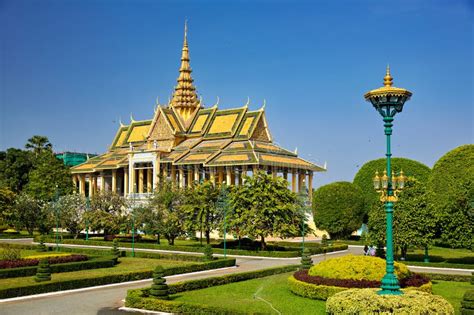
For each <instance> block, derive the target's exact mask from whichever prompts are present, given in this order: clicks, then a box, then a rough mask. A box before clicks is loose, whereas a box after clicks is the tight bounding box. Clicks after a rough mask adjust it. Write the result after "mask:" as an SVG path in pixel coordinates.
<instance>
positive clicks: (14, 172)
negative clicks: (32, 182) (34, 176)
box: [0, 148, 33, 193]
mask: <svg viewBox="0 0 474 315" xmlns="http://www.w3.org/2000/svg"><path fill="white" fill-rule="evenodd" d="M32 160H33V159H32V157H31V152H28V151H23V150H20V149H15V148H10V149H8V150H7V151H6V152H3V154H1V155H0V185H1V186H4V187H7V188H8V189H9V190H11V191H13V192H15V193H19V192H21V191H22V190H23V187H25V186H26V184H28V174H29V172H30V171H31V169H32V168H33V162H32Z"/></svg>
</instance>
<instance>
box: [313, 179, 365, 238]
mask: <svg viewBox="0 0 474 315" xmlns="http://www.w3.org/2000/svg"><path fill="white" fill-rule="evenodd" d="M363 206H364V200H363V196H362V190H361V189H360V188H359V187H358V186H356V185H354V184H352V183H349V182H335V183H332V184H329V185H325V186H322V187H320V188H318V189H317V190H316V191H315V193H314V195H313V216H314V223H315V224H316V227H318V228H319V229H322V230H325V231H327V232H328V233H329V235H330V237H331V238H332V239H343V238H347V237H348V236H349V235H351V233H352V232H353V231H355V230H357V229H358V228H359V227H360V226H361V224H362V219H363V216H364V212H363Z"/></svg>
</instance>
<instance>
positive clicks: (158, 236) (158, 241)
mask: <svg viewBox="0 0 474 315" xmlns="http://www.w3.org/2000/svg"><path fill="white" fill-rule="evenodd" d="M156 244H160V233H158V234H156Z"/></svg>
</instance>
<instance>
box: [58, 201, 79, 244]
mask: <svg viewBox="0 0 474 315" xmlns="http://www.w3.org/2000/svg"><path fill="white" fill-rule="evenodd" d="M56 206H57V207H58V209H59V211H60V216H59V218H60V221H61V227H62V228H66V229H67V230H68V231H69V232H70V233H71V234H74V237H75V238H76V237H77V236H78V234H79V233H80V231H81V230H82V229H84V228H85V225H84V222H83V217H84V214H85V212H86V198H85V197H83V196H81V195H80V194H71V195H65V196H61V197H60V198H59V199H58V201H57V204H56Z"/></svg>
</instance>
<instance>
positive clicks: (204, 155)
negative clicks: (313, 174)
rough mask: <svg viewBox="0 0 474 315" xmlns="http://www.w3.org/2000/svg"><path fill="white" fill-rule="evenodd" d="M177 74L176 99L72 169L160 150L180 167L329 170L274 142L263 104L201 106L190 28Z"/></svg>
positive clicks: (117, 163) (119, 163) (108, 165)
mask: <svg viewBox="0 0 474 315" xmlns="http://www.w3.org/2000/svg"><path fill="white" fill-rule="evenodd" d="M179 72H180V74H179V77H178V80H177V81H178V84H177V86H176V88H175V91H174V93H173V98H172V99H171V101H170V102H169V103H168V104H167V105H166V106H160V105H158V106H157V107H156V109H155V114H154V117H153V119H152V120H143V121H134V120H133V119H132V122H131V123H130V125H122V124H121V125H120V127H119V129H118V130H117V133H116V135H115V138H114V140H113V141H112V145H111V146H110V148H109V151H108V152H107V153H105V154H103V155H100V156H97V157H94V158H91V159H89V160H88V161H86V162H85V163H83V164H81V165H78V166H76V167H73V168H72V169H71V170H72V172H73V173H89V172H95V171H99V170H104V169H116V168H120V167H123V166H126V165H128V155H129V154H130V153H135V152H160V156H161V158H160V161H161V162H162V163H172V164H174V165H181V166H184V165H195V164H199V165H203V166H205V167H216V166H231V165H234V166H235V165H268V166H277V167H285V168H297V169H304V170H309V171H325V169H324V168H323V167H320V166H318V165H315V164H313V163H311V162H308V161H305V160H303V159H301V158H299V157H298V156H297V154H296V153H293V152H291V151H288V150H286V149H283V148H281V147H279V146H277V145H275V144H274V143H273V141H272V137H271V134H270V131H269V129H268V125H267V120H266V118H265V109H264V108H265V105H264V106H262V108H261V109H259V110H256V111H251V110H249V109H248V102H247V104H245V105H244V106H243V107H240V108H233V109H224V110H219V109H218V108H217V105H218V104H215V105H214V106H212V107H210V108H203V107H202V106H201V102H200V101H198V99H197V94H196V89H195V87H194V85H193V79H192V77H191V67H190V64H189V49H188V42H187V34H186V29H185V36H184V44H183V50H182V57H181V67H180V70H179ZM218 102H219V101H218ZM218 102H217V103H218Z"/></svg>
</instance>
